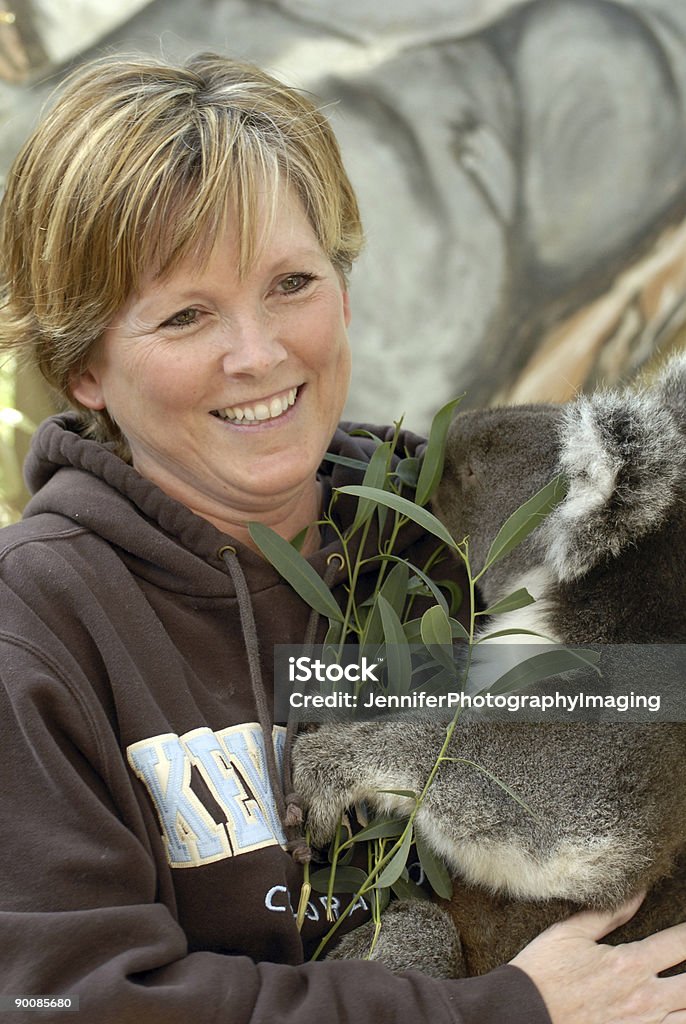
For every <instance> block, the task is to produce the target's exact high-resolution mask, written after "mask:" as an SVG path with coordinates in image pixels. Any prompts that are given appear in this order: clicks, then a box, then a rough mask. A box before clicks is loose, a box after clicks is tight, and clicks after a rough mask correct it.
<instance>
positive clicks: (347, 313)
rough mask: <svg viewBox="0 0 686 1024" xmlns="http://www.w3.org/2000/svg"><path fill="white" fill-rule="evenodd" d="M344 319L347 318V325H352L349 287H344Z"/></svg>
mask: <svg viewBox="0 0 686 1024" xmlns="http://www.w3.org/2000/svg"><path fill="white" fill-rule="evenodd" d="M343 319H344V320H345V326H346V327H350V321H351V319H352V312H351V309H350V292H349V291H348V289H347V288H344V289H343Z"/></svg>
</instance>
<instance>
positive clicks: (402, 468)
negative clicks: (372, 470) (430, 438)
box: [395, 455, 421, 490]
mask: <svg viewBox="0 0 686 1024" xmlns="http://www.w3.org/2000/svg"><path fill="white" fill-rule="evenodd" d="M420 466H421V462H420V460H419V459H418V458H416V457H415V456H414V455H412V456H410V457H409V458H407V459H401V460H400V462H399V463H398V465H397V466H396V467H395V474H396V476H397V477H398V479H399V480H400V482H401V483H402V484H405V485H406V486H407V487H411V488H412V490H414V489H415V488H416V486H417V481H418V480H419V469H420Z"/></svg>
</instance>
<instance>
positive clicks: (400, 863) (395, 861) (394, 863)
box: [376, 828, 412, 889]
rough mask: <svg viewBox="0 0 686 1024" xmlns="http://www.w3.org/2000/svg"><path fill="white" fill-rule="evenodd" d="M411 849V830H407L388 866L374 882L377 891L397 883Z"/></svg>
mask: <svg viewBox="0 0 686 1024" xmlns="http://www.w3.org/2000/svg"><path fill="white" fill-rule="evenodd" d="M411 848H412V829H411V828H408V829H407V832H406V833H405V838H404V839H403V841H402V843H401V844H400V847H399V849H398V850H397V851H396V853H394V854H393V856H392V857H391V859H390V860H389V862H388V864H387V865H386V867H385V868H384V869H383V871H382V872H381V874H380V875H379V877H378V878H377V880H376V885H377V887H378V888H379V889H384V888H386V886H389V885H393V884H394V882H397V880H398V879H399V878H400V876H401V875H402V873H403V871H404V870H405V866H406V864H407V858H408V857H409V855H410V849H411Z"/></svg>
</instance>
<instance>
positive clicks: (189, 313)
mask: <svg viewBox="0 0 686 1024" xmlns="http://www.w3.org/2000/svg"><path fill="white" fill-rule="evenodd" d="M197 320H198V311H197V309H181V310H179V312H178V313H174V316H170V317H169V319H168V320H165V321H164V323H163V324H162V327H190V326H191V324H194V323H197Z"/></svg>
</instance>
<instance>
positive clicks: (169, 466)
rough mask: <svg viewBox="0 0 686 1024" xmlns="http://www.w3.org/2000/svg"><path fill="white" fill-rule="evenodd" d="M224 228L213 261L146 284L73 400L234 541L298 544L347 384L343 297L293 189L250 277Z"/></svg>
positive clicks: (112, 328) (145, 472)
mask: <svg viewBox="0 0 686 1024" xmlns="http://www.w3.org/2000/svg"><path fill="white" fill-rule="evenodd" d="M238 253H239V239H238V238H237V237H236V231H235V227H234V226H233V225H232V223H231V218H228V221H227V226H226V228H225V229H224V230H223V232H222V233H221V234H220V235H219V236H218V238H217V241H216V244H215V245H214V248H213V249H212V251H211V253H210V256H209V258H208V259H207V260H206V261H200V262H198V260H197V259H194V258H193V257H191V256H189V257H187V258H186V259H184V260H182V261H181V262H180V263H179V264H177V265H176V267H175V268H174V270H173V271H171V272H170V273H168V274H167V275H165V276H163V277H155V276H153V275H152V274H150V275H149V276H148V277H147V278H146V279H145V280H144V281H143V284H142V286H141V288H140V290H139V291H138V292H137V293H136V294H134V295H132V296H131V297H130V298H129V300H128V302H127V303H126V304H125V306H124V307H123V308H122V309H121V310H120V311H119V313H118V314H117V316H116V317H115V318H114V320H113V321H112V323H111V324H110V325H109V327H108V329H107V330H106V331H105V333H104V335H103V337H102V339H101V340H100V342H99V343H98V346H97V348H96V350H95V353H94V356H93V358H92V360H91V362H90V363H89V365H88V367H87V368H86V370H85V372H84V373H82V374H80V375H79V376H78V377H76V378H74V380H73V382H72V394H73V396H74V398H75V399H77V400H78V401H79V402H80V403H81V404H82V405H84V406H86V407H87V408H89V409H107V411H108V412H109V414H110V416H111V417H112V419H113V420H114V421H115V422H116V423H117V425H118V426H119V428H120V430H121V431H122V433H123V434H124V436H125V437H126V439H127V441H128V444H129V447H130V449H131V454H132V460H133V465H134V467H135V468H136V469H137V470H138V472H139V473H141V475H142V476H144V477H147V478H148V479H149V480H152V481H153V482H154V483H156V484H157V485H158V486H159V487H160V488H161V489H162V490H163V491H165V493H167V494H168V495H170V496H171V497H173V498H175V499H176V500H178V501H180V502H182V503H183V504H184V505H186V506H188V507H189V508H191V509H192V510H193V511H194V512H196V513H197V514H198V515H201V516H203V517H204V518H206V519H208V520H209V521H210V522H212V523H214V524H215V525H216V526H218V527H219V528H220V529H222V530H224V531H225V532H228V533H231V534H233V535H234V536H238V537H239V539H245V524H246V523H247V522H249V521H250V520H253V519H255V520H260V521H262V522H266V523H268V524H269V525H271V526H272V527H273V528H274V529H276V530H278V531H279V532H280V533H282V534H283V535H284V536H289V535H290V536H292V535H294V534H295V533H297V532H298V530H300V529H301V528H302V527H303V526H305V525H306V524H307V523H308V522H311V521H312V520H313V519H315V518H316V517H317V515H318V512H319V508H318V491H317V484H316V471H317V467H318V466H319V463H320V462H321V459H322V456H323V454H324V452H325V451H326V447H327V444H328V442H329V440H330V439H331V436H332V434H333V432H334V430H335V428H336V425H337V423H338V420H339V418H340V415H341V412H342V409H343V405H344V403H345V400H346V397H347V391H348V384H349V378H350V350H349V345H348V339H347V326H348V323H349V320H350V313H349V306H348V296H347V292H346V290H345V286H344V284H343V282H342V280H341V277H340V275H339V273H338V272H337V271H336V269H335V268H334V267H333V265H332V263H331V262H330V260H329V258H328V257H327V256H326V254H325V252H324V251H323V250H322V248H321V246H320V244H319V242H318V240H317V237H316V235H315V233H314V231H313V229H312V226H311V225H310V223H309V221H308V219H307V217H306V215H305V212H304V210H303V208H302V205H301V203H300V202H299V200H298V198H297V197H296V195H295V194H294V193H292V192H290V191H284V192H283V193H282V195H281V197H280V199H279V201H278V203H277V207H276V213H275V216H274V219H273V222H272V224H271V227H270V230H269V232H268V234H267V236H266V241H265V242H264V245H263V246H262V247H261V249H260V251H259V253H258V255H257V258H256V260H255V261H254V263H253V264H252V266H251V267H250V268H249V269H248V270H247V273H246V274H245V275H244V276H243V277H242V278H241V277H240V276H239V274H238V269H237V267H238Z"/></svg>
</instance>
